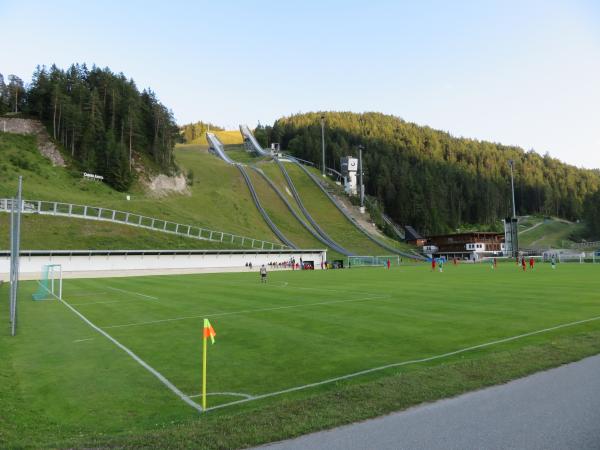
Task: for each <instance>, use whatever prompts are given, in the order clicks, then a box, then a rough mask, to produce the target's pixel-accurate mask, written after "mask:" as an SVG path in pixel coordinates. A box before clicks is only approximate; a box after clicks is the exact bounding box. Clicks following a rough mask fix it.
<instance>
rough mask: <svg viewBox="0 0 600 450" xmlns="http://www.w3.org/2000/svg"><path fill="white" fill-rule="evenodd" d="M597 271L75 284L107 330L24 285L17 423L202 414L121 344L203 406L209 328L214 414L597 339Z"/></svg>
mask: <svg viewBox="0 0 600 450" xmlns="http://www.w3.org/2000/svg"><path fill="white" fill-rule="evenodd" d="M598 270H599V268H598V266H597V265H593V264H589V265H580V264H561V265H559V267H558V269H557V270H555V271H552V270H551V269H550V267H549V266H548V265H543V264H538V265H537V266H536V269H535V270H534V271H533V272H529V271H528V272H526V273H522V271H521V270H520V269H519V268H517V267H516V266H515V265H513V264H500V266H499V267H498V269H497V270H495V271H493V270H491V269H490V268H489V266H488V265H460V266H458V267H453V266H447V267H446V269H445V271H444V273H439V272H434V273H432V272H431V271H430V270H429V268H428V267H427V266H426V265H422V266H412V267H402V266H401V267H398V268H392V269H391V270H389V271H388V270H386V269H383V268H363V269H350V270H344V271H322V272H321V271H316V272H312V271H302V272H290V271H280V272H277V271H274V272H272V273H270V274H269V282H268V284H267V285H261V284H260V283H259V282H258V279H257V274H256V273H240V274H215V275H186V276H157V277H139V278H118V279H102V280H94V279H85V280H81V279H80V280H65V281H64V290H63V299H64V300H65V302H67V303H68V305H69V306H70V308H73V310H75V311H77V312H78V313H79V314H81V315H82V316H83V317H84V318H85V319H87V320H88V321H89V322H91V323H92V324H94V325H95V326H96V327H98V328H99V329H100V330H101V331H102V333H99V332H98V331H97V330H95V329H94V328H92V327H91V326H90V325H89V324H88V323H86V322H85V321H84V320H83V319H82V317H80V316H78V315H77V314H76V313H74V311H73V310H71V309H69V307H66V306H65V305H63V304H60V303H59V302H58V301H45V302H33V301H27V300H29V299H31V294H32V293H33V292H34V291H35V288H36V286H35V283H33V282H23V283H22V284H21V301H20V305H21V322H20V323H21V329H20V334H19V336H18V337H17V339H18V342H17V341H15V342H16V344H14V345H11V349H10V350H11V351H10V352H9V353H8V354H9V358H10V359H11V360H12V363H13V364H12V366H13V367H14V371H15V373H14V374H13V376H14V379H15V380H18V384H19V386H20V389H21V391H22V392H23V398H22V399H20V402H24V403H25V404H27V405H28V407H27V408H21V410H20V411H19V413H18V416H19V417H17V419H15V420H22V421H27V420H31V421H34V422H35V424H36V425H35V426H36V427H37V428H38V429H39V432H42V431H43V430H47V431H48V432H49V433H51V432H53V431H52V430H54V427H55V426H56V424H57V423H60V427H61V430H62V431H61V433H67V434H68V433H69V432H75V430H84V431H85V432H102V433H110V432H117V431H122V430H127V429H132V428H133V429H146V428H153V427H156V426H157V424H161V423H168V422H169V421H179V420H184V419H189V418H194V417H198V414H199V412H198V408H195V407H193V405H192V406H190V405H191V403H190V402H187V400H184V401H182V397H181V396H178V395H176V393H174V391H173V390H172V389H169V388H168V387H167V386H166V385H165V383H164V382H162V381H161V380H159V379H158V378H157V376H156V374H153V373H151V371H149V370H148V368H146V367H143V366H142V365H140V363H139V361H137V360H135V359H133V358H132V357H131V354H128V353H127V352H126V351H124V349H123V348H122V347H118V346H117V345H115V342H114V341H117V342H118V343H119V344H121V345H122V346H123V347H125V348H126V349H128V350H130V351H131V352H132V353H133V354H135V355H136V356H137V357H138V358H139V359H140V360H142V361H144V362H145V363H146V364H147V365H148V366H149V367H150V368H152V370H154V371H156V372H157V373H159V374H160V375H161V376H162V377H164V378H165V379H166V380H167V381H168V383H170V384H172V386H174V387H175V388H176V390H177V391H179V392H180V393H181V394H182V395H183V396H184V397H186V398H187V399H189V400H191V401H192V402H194V403H195V404H199V403H200V399H199V397H198V395H199V394H200V389H201V345H202V341H201V339H202V324H203V319H204V318H208V319H210V321H211V323H212V325H213V326H214V327H215V330H216V332H217V341H216V344H215V345H212V346H210V348H209V357H208V393H209V395H208V408H209V410H210V409H213V408H220V409H217V410H214V411H212V412H211V411H209V412H208V413H207V414H215V413H217V412H219V414H221V413H223V414H228V413H234V412H235V411H236V410H237V409H239V408H241V407H244V408H247V407H250V408H261V407H263V406H264V405H265V404H270V403H274V402H280V401H281V400H283V399H285V398H287V397H289V396H314V395H318V394H319V393H320V392H322V391H323V390H327V391H328V390H335V389H340V386H341V385H340V384H339V381H340V379H341V380H342V381H343V379H345V378H346V377H347V376H349V375H350V376H352V377H351V378H349V379H348V381H347V382H350V383H360V382H362V381H365V380H369V379H372V378H373V377H375V378H376V377H379V376H383V375H389V374H391V373H394V372H397V371H404V370H411V368H413V367H414V366H418V365H420V364H423V363H427V364H440V363H443V362H448V361H450V360H452V359H453V358H473V359H477V358H479V357H480V356H481V355H483V354H485V353H487V352H493V351H496V349H502V350H506V349H511V348H519V347H522V346H524V345H530V344H531V343H535V342H546V341H548V340H550V339H552V338H553V337H555V336H557V335H569V334H573V333H579V332H581V331H583V330H598V328H599V326H600V324H599V322H600V320H599V319H600V300H598V298H597V295H595V292H597V290H598V288H599V287H600V279H599V278H598V277H597V276H596V274H597V271H598ZM103 333H105V334H103ZM106 335H108V336H110V338H112V339H113V340H114V341H111V340H110V339H108V338H107V336H106ZM457 352H460V353H457ZM386 367H387V368H386ZM334 381H336V382H334ZM186 402H187V403H186ZM240 402H243V404H240ZM28 414H33V415H34V416H35V417H28V416H27V415H28ZM54 432H56V431H54Z"/></svg>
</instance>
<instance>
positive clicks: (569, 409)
mask: <svg viewBox="0 0 600 450" xmlns="http://www.w3.org/2000/svg"><path fill="white" fill-rule="evenodd" d="M261 448H266V449H268V450H300V449H302V450H307V449H308V450H311V449H327V450H337V449H339V450H342V449H343V450H353V449H356V450H358V449H361V450H362V449H378V450H379V449H381V450H387V449H390V450H391V449H393V450H397V449H428V450H429V449H444V450H448V449H461V450H465V449H528V450H529V449H561V450H564V449H577V450H586V449H596V450H598V449H600V355H598V356H594V357H591V358H587V359H584V360H582V361H579V362H576V363H572V364H568V365H565V366H561V367H558V368H556V369H551V370H548V371H545V372H540V373H537V374H534V375H531V376H528V377H526V378H521V379H519V380H515V381H512V382H510V383H507V384H504V385H500V386H495V387H491V388H487V389H483V390H480V391H475V392H471V393H468V394H464V395H461V396H459V397H455V398H451V399H446V400H440V401H438V402H435V403H431V404H425V405H422V406H417V407H414V408H411V409H408V410H406V411H402V412H398V413H393V414H390V415H387V416H383V417H379V418H376V419H372V420H368V421H365V422H360V423H356V424H352V425H347V426H343V427H339V428H335V429H333V430H329V431H322V432H318V433H314V434H309V435H306V436H302V437H299V438H297V439H292V440H289V441H282V442H277V443H274V444H270V445H267V446H265V447H261Z"/></svg>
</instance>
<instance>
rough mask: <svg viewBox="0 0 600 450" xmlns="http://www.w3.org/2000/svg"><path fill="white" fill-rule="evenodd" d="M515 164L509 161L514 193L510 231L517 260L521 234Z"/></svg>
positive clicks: (512, 191)
mask: <svg viewBox="0 0 600 450" xmlns="http://www.w3.org/2000/svg"><path fill="white" fill-rule="evenodd" d="M514 164H515V162H514V161H513V160H512V159H509V160H508V165H509V166H510V189H511V193H512V220H511V224H510V231H511V235H512V246H513V256H514V257H515V258H516V257H518V256H519V234H518V233H519V232H518V228H517V206H516V204H515V177H514V173H513V166H514Z"/></svg>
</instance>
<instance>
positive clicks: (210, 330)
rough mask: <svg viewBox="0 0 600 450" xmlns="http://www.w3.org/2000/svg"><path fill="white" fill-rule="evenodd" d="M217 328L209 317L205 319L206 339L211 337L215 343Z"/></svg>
mask: <svg viewBox="0 0 600 450" xmlns="http://www.w3.org/2000/svg"><path fill="white" fill-rule="evenodd" d="M216 335H217V333H215V329H214V328H213V327H212V325H211V324H210V322H209V321H208V319H204V339H206V338H210V341H211V343H213V344H214V343H215V336H216Z"/></svg>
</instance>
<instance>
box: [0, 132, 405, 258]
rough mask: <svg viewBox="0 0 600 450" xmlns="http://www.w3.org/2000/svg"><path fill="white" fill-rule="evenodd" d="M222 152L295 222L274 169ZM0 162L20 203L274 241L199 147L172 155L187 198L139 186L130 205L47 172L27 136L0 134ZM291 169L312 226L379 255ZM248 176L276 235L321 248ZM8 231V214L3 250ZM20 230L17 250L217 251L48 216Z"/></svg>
mask: <svg viewBox="0 0 600 450" xmlns="http://www.w3.org/2000/svg"><path fill="white" fill-rule="evenodd" d="M227 151H228V153H229V154H230V155H231V156H232V158H234V159H236V160H238V161H242V162H244V163H251V164H257V165H258V166H259V167H261V168H264V170H265V172H266V173H267V175H268V176H269V177H270V178H271V179H272V180H273V181H274V182H275V184H276V185H278V187H279V188H280V189H281V191H282V192H283V193H284V195H286V196H288V199H289V200H290V201H291V202H292V205H294V208H295V209H296V211H297V212H298V213H299V214H300V215H301V216H302V214H301V212H300V211H299V208H297V206H296V205H295V202H294V201H293V197H292V196H291V194H290V193H289V190H288V189H287V184H286V183H285V180H284V178H283V176H282V174H281V172H280V171H279V169H278V168H277V166H276V165H275V164H274V163H273V162H269V161H266V160H265V159H264V158H256V157H253V156H251V155H250V154H248V153H247V152H246V151H245V150H244V149H243V147H241V146H235V145H233V146H228V149H227ZM0 156H1V159H0V160H1V161H2V162H1V163H0V197H9V196H13V195H14V192H15V191H16V175H17V174H21V175H23V177H24V198H26V199H33V200H54V201H62V202H70V203H77V204H87V205H93V206H101V207H107V208H111V209H119V210H123V211H130V212H133V213H139V214H144V215H147V216H151V217H159V218H164V219H167V220H172V221H176V222H179V223H184V224H191V225H196V226H202V227H205V228H209V229H214V230H222V231H226V232H230V233H235V234H240V235H244V236H249V237H253V238H257V239H264V240H268V241H272V242H278V240H277V238H276V236H275V235H274V234H273V233H272V231H271V230H270V229H269V228H268V226H267V225H266V224H265V222H264V220H263V218H262V217H261V216H260V214H259V213H258V211H257V210H256V208H255V206H254V203H253V202H252V199H251V196H250V193H249V191H248V189H247V187H246V185H245V183H244V181H243V179H242V177H241V175H240V173H239V172H238V170H237V169H236V168H235V167H232V166H230V165H228V164H226V163H224V162H223V161H221V160H220V159H218V158H216V157H215V156H214V155H212V154H210V153H208V151H207V148H206V146H204V145H201V144H184V145H179V146H178V147H177V148H176V150H175V157H176V161H177V164H178V166H179V167H180V168H181V170H182V171H183V172H184V173H185V174H189V175H191V178H192V179H193V182H192V183H191V185H190V186H188V191H189V192H187V193H177V194H175V193H174V194H170V195H167V196H165V197H162V198H156V196H153V195H151V194H149V193H148V190H147V188H145V187H144V186H142V185H141V184H139V183H138V184H137V185H135V186H134V187H133V188H132V189H131V190H130V192H129V195H130V196H131V200H129V201H128V200H127V199H126V194H125V193H122V192H117V191H115V190H113V189H111V188H110V187H108V186H106V185H105V184H104V183H101V182H90V181H87V180H84V179H83V178H82V177H81V173H79V172H76V171H70V170H69V169H65V168H60V167H52V166H51V165H50V163H49V162H48V161H47V160H46V159H45V158H43V157H42V156H41V155H40V154H39V152H38V150H37V147H36V141H35V138H34V137H32V136H22V135H16V134H8V133H0ZM290 170H291V172H292V173H295V172H296V171H297V173H295V175H294V176H295V177H296V180H295V182H296V184H297V187H298V189H299V190H300V192H301V195H303V196H304V195H306V198H304V202H305V204H306V206H307V208H309V211H311V212H313V209H314V214H315V219H316V220H317V221H319V222H321V221H322V222H323V224H322V225H323V227H324V229H325V230H326V231H327V232H328V233H330V235H331V236H332V237H333V238H334V239H335V240H336V241H338V242H340V243H341V244H342V245H347V246H348V248H349V249H351V250H353V251H355V252H357V253H362V254H385V253H386V251H385V250H384V249H381V248H379V247H378V246H377V245H375V244H373V243H372V242H370V241H369V240H368V239H367V238H366V237H365V236H363V235H362V234H361V233H360V232H358V231H357V230H356V229H354V227H353V226H351V224H350V223H348V222H347V220H346V219H345V218H344V217H343V216H342V215H341V214H340V213H339V211H337V210H336V209H335V208H334V207H333V205H332V204H331V202H330V201H329V200H328V199H327V198H326V197H325V196H324V195H323V193H322V192H321V191H320V190H319V189H318V188H317V187H316V186H315V185H314V184H313V182H312V181H311V180H310V179H309V178H308V177H307V176H306V175H305V174H303V173H302V172H300V170H299V169H297V168H294V167H291V166H290ZM249 173H250V176H251V177H252V180H253V182H254V184H255V187H256V189H257V191H258V195H259V197H260V199H261V202H262V203H263V206H264V207H265V209H266V210H267V212H268V214H269V215H270V216H271V218H272V219H273V220H274V221H275V223H276V224H277V226H278V227H279V228H280V229H281V231H282V232H283V233H284V234H285V235H286V236H288V237H289V239H290V240H292V242H294V243H295V244H297V245H298V246H300V247H304V248H307V247H311V248H322V247H323V244H322V243H320V242H319V241H318V240H317V239H315V238H314V237H313V236H311V235H310V233H309V232H308V231H307V230H305V229H304V228H303V227H302V225H301V224H300V223H299V222H298V221H297V220H296V219H295V218H294V217H293V215H292V214H291V213H290V212H289V210H288V209H287V206H286V205H285V204H284V203H283V201H281V199H280V198H279V197H278V196H277V195H276V193H275V192H274V191H273V190H272V189H271V188H270V187H269V186H268V184H267V183H266V182H265V181H264V180H263V179H262V178H261V177H260V176H258V174H255V173H254V172H253V171H249ZM7 227H8V215H6V216H5V217H3V216H2V215H0V233H3V235H2V238H1V239H0V246H2V247H5V246H7V245H8V243H7V242H4V241H6V232H3V231H2V230H5V229H7ZM23 227H24V229H23V230H24V243H23V245H24V248H37V249H45V248H68V249H76V248H81V249H94V248H111V249H115V248H152V247H153V248H159V247H162V248H221V245H220V244H218V245H217V244H210V243H207V242H206V241H197V240H192V239H185V238H176V237H174V236H170V235H163V234H161V233H157V232H151V231H147V230H140V229H136V228H134V227H127V226H122V225H116V224H110V223H102V222H99V223H97V222H89V221H85V220H74V219H65V218H52V219H51V218H48V216H46V217H43V218H42V217H27V218H26V219H25V220H24V223H23ZM73 236H77V239H72V237H73ZM390 241H391V240H390ZM391 242H393V241H391ZM393 245H396V246H397V245H398V244H397V243H394V244H393ZM215 246H216V247H215ZM331 256H332V257H333V256H337V255H333V254H332V255H331Z"/></svg>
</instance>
